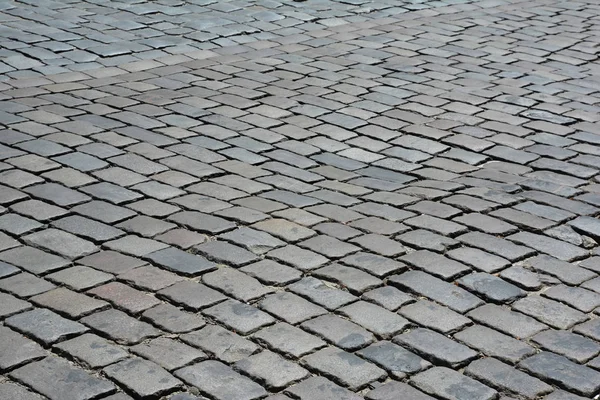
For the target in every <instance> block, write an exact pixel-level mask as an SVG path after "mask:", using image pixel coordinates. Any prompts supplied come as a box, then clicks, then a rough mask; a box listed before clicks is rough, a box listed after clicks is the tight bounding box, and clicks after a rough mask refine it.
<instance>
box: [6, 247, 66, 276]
mask: <svg viewBox="0 0 600 400" xmlns="http://www.w3.org/2000/svg"><path fill="white" fill-rule="evenodd" d="M0 260H3V261H6V262H7V263H9V264H12V265H16V266H17V267H21V268H23V269H25V270H26V271H29V272H32V273H34V274H43V273H46V272H51V271H55V270H57V269H60V268H63V267H66V266H67V265H69V262H68V261H67V260H65V259H64V258H62V257H59V256H56V255H53V254H49V253H46V252H44V251H41V250H39V249H36V248H35V247H29V246H22V247H17V248H14V249H10V250H7V251H3V252H2V253H0Z"/></svg>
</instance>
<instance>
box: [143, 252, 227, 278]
mask: <svg viewBox="0 0 600 400" xmlns="http://www.w3.org/2000/svg"><path fill="white" fill-rule="evenodd" d="M146 258H147V259H149V260H151V261H152V262H153V263H155V264H158V265H160V266H161V267H163V268H165V269H168V270H170V271H174V272H178V273H180V274H183V275H188V276H196V275H199V274H202V273H205V272H208V271H212V270H214V269H216V268H217V265H216V264H215V263H213V262H210V261H208V260H207V259H206V258H204V257H202V256H199V255H194V254H190V253H187V252H185V251H182V250H179V249H176V248H174V247H168V248H166V249H162V250H158V251H155V252H152V253H149V254H147V255H146Z"/></svg>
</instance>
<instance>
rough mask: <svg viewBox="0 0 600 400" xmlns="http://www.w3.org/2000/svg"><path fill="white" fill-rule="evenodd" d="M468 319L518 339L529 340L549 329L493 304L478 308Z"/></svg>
mask: <svg viewBox="0 0 600 400" xmlns="http://www.w3.org/2000/svg"><path fill="white" fill-rule="evenodd" d="M467 317H469V318H471V319H473V320H475V321H477V322H480V323H482V324H484V325H488V326H489V327H491V328H494V329H498V330H499V331H501V332H504V333H507V334H509V335H512V336H514V337H516V338H517V339H523V338H527V337H529V336H532V335H535V334H536V333H538V332H541V331H543V330H545V329H548V326H547V325H545V324H542V323H541V322H538V321H536V320H535V319H533V318H531V317H530V316H527V315H525V314H521V313H519V312H516V311H512V310H510V309H509V308H506V307H502V306H497V305H493V304H486V305H483V306H481V307H479V308H476V309H475V310H473V311H471V312H469V313H468V314H467Z"/></svg>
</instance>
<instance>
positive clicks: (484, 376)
mask: <svg viewBox="0 0 600 400" xmlns="http://www.w3.org/2000/svg"><path fill="white" fill-rule="evenodd" d="M465 374H466V375H469V376H472V377H473V378H475V379H477V380H479V381H481V382H483V383H485V384H487V385H489V386H491V387H493V388H496V389H498V390H501V391H503V392H509V393H513V394H515V395H519V396H523V397H524V398H527V399H533V398H538V397H539V396H541V395H544V394H546V393H550V392H552V391H553V390H554V388H553V387H552V386H550V385H548V384H546V383H544V382H542V381H541V380H539V379H537V378H534V377H532V376H529V375H527V374H526V373H524V372H521V371H519V370H517V369H515V368H513V367H511V366H509V365H507V364H504V363H503V362H501V361H498V360H495V359H493V358H484V359H481V360H477V361H473V362H472V363H471V364H469V366H468V367H467V368H466V369H465Z"/></svg>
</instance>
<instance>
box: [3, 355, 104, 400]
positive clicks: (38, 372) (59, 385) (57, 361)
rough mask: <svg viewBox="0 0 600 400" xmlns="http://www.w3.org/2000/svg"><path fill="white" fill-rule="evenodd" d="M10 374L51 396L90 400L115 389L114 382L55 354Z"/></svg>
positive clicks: (72, 399)
mask: <svg viewBox="0 0 600 400" xmlns="http://www.w3.org/2000/svg"><path fill="white" fill-rule="evenodd" d="M10 376H11V377H13V378H15V379H17V380H19V381H21V382H24V383H25V384H26V385H28V386H30V387H32V388H33V389H34V390H35V391H37V392H39V393H41V394H43V395H45V396H48V397H49V398H51V399H65V400H86V399H91V398H94V397H98V396H100V395H104V394H108V393H110V392H111V391H113V390H114V389H115V386H114V385H113V384H112V383H111V382H109V381H107V380H105V379H100V378H97V377H95V376H92V375H91V374H89V373H88V372H86V371H85V370H83V369H81V368H79V367H76V366H72V365H71V364H69V363H68V362H67V361H66V360H64V359H62V358H58V357H52V356H50V357H47V358H44V359H43V360H41V361H37V362H34V363H31V364H28V365H25V366H23V367H21V368H19V369H17V370H14V371H12V372H11V373H10Z"/></svg>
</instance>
